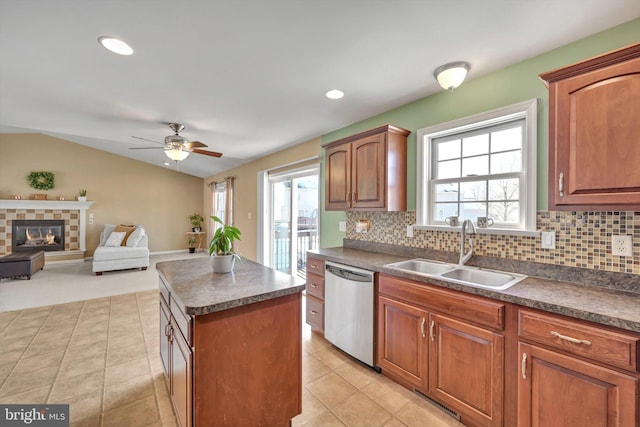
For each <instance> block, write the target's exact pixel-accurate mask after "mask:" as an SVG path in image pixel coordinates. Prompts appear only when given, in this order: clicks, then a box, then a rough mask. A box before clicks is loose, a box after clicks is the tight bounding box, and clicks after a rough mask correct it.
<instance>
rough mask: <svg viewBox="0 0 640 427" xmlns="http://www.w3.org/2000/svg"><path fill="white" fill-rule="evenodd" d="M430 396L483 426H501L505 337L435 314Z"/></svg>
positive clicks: (432, 319)
mask: <svg viewBox="0 0 640 427" xmlns="http://www.w3.org/2000/svg"><path fill="white" fill-rule="evenodd" d="M430 319H431V322H430V323H429V327H430V341H431V348H430V352H429V394H430V395H431V396H433V397H434V398H436V399H438V400H440V401H441V402H444V403H445V404H446V405H447V406H450V407H455V408H456V409H457V411H459V412H463V413H464V414H465V415H466V417H467V418H471V419H473V420H474V421H475V422H477V423H478V424H480V425H485V426H502V412H503V404H502V402H503V393H504V336H503V335H501V334H497V333H495V332H491V331H489V330H487V329H484V328H479V327H477V326H473V325H470V324H468V323H465V322H461V321H458V320H455V319H452V318H450V317H447V316H442V315H439V314H432V315H431V317H430Z"/></svg>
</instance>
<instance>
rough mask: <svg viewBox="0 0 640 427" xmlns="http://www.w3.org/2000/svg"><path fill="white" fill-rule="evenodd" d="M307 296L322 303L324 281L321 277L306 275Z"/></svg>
mask: <svg viewBox="0 0 640 427" xmlns="http://www.w3.org/2000/svg"><path fill="white" fill-rule="evenodd" d="M307 295H312V296H314V297H316V298H318V299H319V300H322V301H324V279H323V278H322V277H320V276H318V275H316V274H311V273H307Z"/></svg>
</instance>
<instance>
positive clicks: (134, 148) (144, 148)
mask: <svg viewBox="0 0 640 427" xmlns="http://www.w3.org/2000/svg"><path fill="white" fill-rule="evenodd" d="M129 150H164V147H129Z"/></svg>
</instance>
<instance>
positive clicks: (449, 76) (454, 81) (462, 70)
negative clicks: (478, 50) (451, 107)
mask: <svg viewBox="0 0 640 427" xmlns="http://www.w3.org/2000/svg"><path fill="white" fill-rule="evenodd" d="M470 68H471V65H469V63H468V62H450V63H448V64H444V65H443V66H441V67H438V68H436V70H435V71H434V72H433V76H434V77H435V78H436V80H438V83H440V86H442V87H443V89H447V90H454V89H455V88H457V87H458V86H460V85H461V84H462V82H463V81H464V78H465V77H466V76H467V71H469V69H470Z"/></svg>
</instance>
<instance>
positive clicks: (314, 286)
mask: <svg viewBox="0 0 640 427" xmlns="http://www.w3.org/2000/svg"><path fill="white" fill-rule="evenodd" d="M309 286H311V287H312V288H317V287H318V285H316V284H315V283H310V284H309Z"/></svg>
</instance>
